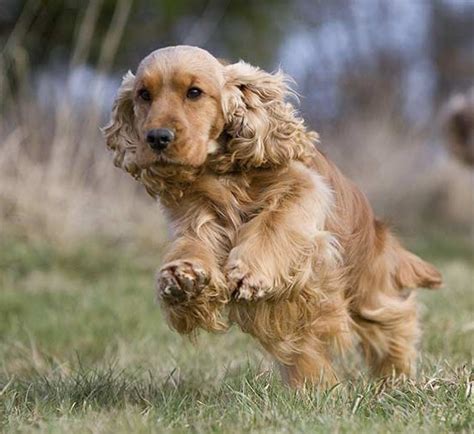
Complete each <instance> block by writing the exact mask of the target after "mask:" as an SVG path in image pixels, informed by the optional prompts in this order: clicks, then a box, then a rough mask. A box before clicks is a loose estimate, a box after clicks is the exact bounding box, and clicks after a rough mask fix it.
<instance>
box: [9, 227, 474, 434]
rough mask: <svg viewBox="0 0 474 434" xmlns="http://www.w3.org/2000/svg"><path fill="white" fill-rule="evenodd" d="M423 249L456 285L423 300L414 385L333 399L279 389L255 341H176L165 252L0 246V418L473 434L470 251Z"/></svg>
mask: <svg viewBox="0 0 474 434" xmlns="http://www.w3.org/2000/svg"><path fill="white" fill-rule="evenodd" d="M413 247H414V248H415V250H417V251H418V252H420V253H422V254H424V255H425V256H427V257H428V258H430V259H431V260H433V261H434V262H435V263H436V264H437V265H439V266H440V268H441V269H442V271H443V273H444V275H445V278H446V282H447V285H446V288H444V289H442V290H440V291H437V292H427V291H424V292H423V291H422V292H421V297H420V305H421V311H422V316H423V328H424V339H423V345H422V356H421V360H420V369H419V376H418V378H417V380H416V381H409V382H399V383H396V384H388V383H387V384H383V383H381V382H373V381H369V379H368V378H367V377H366V376H365V374H364V373H363V371H361V370H359V366H358V365H356V364H354V365H351V366H350V371H351V372H352V375H351V377H350V378H347V379H346V380H344V381H343V382H341V384H339V385H338V386H336V387H335V388H333V389H332V390H329V391H325V392H322V391H318V390H310V391H307V392H304V393H296V392H293V391H291V390H288V389H286V388H285V387H284V386H282V385H281V383H280V381H279V378H278V376H277V375H274V374H273V373H272V371H271V364H270V362H269V361H268V360H266V359H265V357H264V356H263V354H262V353H261V352H260V351H259V349H258V348H257V346H256V345H255V344H254V342H252V341H251V340H250V339H249V338H248V337H247V336H244V335H243V334H242V333H240V332H239V331H238V330H236V329H233V330H231V331H230V332H229V333H228V334H225V335H212V336H211V335H206V334H202V335H201V336H200V338H199V340H198V343H197V345H193V344H191V343H189V342H188V341H187V340H185V339H183V338H181V337H179V336H178V335H176V334H175V333H173V332H171V331H170V330H169V329H168V328H167V326H166V325H165V323H164V321H163V318H162V316H161V314H160V311H159V309H158V308H157V306H156V305H155V304H154V295H153V291H152V287H153V282H152V280H153V274H154V269H155V267H156V266H157V264H158V263H159V256H160V255H159V251H155V252H153V251H152V250H147V249H142V248H139V247H138V246H134V245H127V246H122V245H117V244H114V243H112V242H110V241H109V242H107V241H101V240H94V241H90V242H86V241H84V242H82V243H81V244H80V245H77V244H76V245H75V246H74V247H67V248H64V247H53V246H52V245H51V244H48V243H46V242H44V241H40V240H37V241H31V240H27V239H24V238H22V237H21V236H13V235H5V234H3V236H2V237H1V243H0V421H1V426H2V427H3V430H4V432H8V433H14V432H37V431H40V432H54V433H66V432H67V433H74V432H92V433H102V432H111V433H112V432H113V433H131V432H133V433H136V432H185V431H186V432H187V431H191V432H202V433H207V432H229V433H230V432H232V433H236V432H268V433H270V432H312V433H314V432H321V433H327V432H380V433H387V432H410V433H413V432H426V433H437V432H472V430H473V429H474V421H473V404H474V401H473V399H474V392H473V391H472V377H471V375H472V374H471V372H472V371H471V369H472V343H473V341H474V340H473V331H474V317H473V312H474V295H473V294H474V293H473V291H474V288H473V285H474V264H473V262H472V259H473V258H472V249H471V248H470V247H469V244H467V242H466V241H465V242H463V241H462V240H453V239H449V238H448V239H444V238H443V237H442V236H440V235H438V236H437V237H436V238H430V239H429V241H425V243H423V244H421V243H418V244H415V245H414V246H413ZM354 363H355V362H354Z"/></svg>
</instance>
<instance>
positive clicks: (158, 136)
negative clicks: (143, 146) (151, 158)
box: [146, 128, 174, 151]
mask: <svg viewBox="0 0 474 434" xmlns="http://www.w3.org/2000/svg"><path fill="white" fill-rule="evenodd" d="M173 140H174V133H173V131H171V130H170V129H168V128H157V129H156V130H150V131H148V133H147V135H146V141H147V142H148V143H149V144H150V147H151V148H152V149H154V150H155V151H162V150H163V149H165V148H166V147H167V146H168V145H169V144H170V143H171V142H172V141H173Z"/></svg>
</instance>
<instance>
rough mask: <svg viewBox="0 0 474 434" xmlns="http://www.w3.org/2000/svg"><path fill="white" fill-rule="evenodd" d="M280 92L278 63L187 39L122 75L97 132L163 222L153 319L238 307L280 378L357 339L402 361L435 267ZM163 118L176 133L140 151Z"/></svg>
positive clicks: (190, 328)
mask: <svg viewBox="0 0 474 434" xmlns="http://www.w3.org/2000/svg"><path fill="white" fill-rule="evenodd" d="M196 86H197V87H199V88H200V89H201V90H202V95H200V96H199V98H197V99H195V100H191V99H189V98H188V97H187V96H186V95H187V91H188V89H189V88H190V87H196ZM142 89H146V90H147V91H149V93H150V95H151V100H150V101H147V102H145V101H143V100H140V91H141V90H142ZM289 92H290V90H289V88H288V80H287V78H286V77H285V76H284V74H282V73H281V72H277V73H275V74H269V73H267V72H265V71H262V70H261V69H259V68H256V67H253V66H251V65H249V64H247V63H244V62H238V63H235V64H230V65H223V64H222V63H221V62H219V61H217V60H216V59H215V58H214V57H212V56H211V55H210V54H209V53H207V52H205V51H204V50H201V49H198V48H193V47H170V48H166V49H162V50H158V51H156V52H154V53H152V54H151V55H150V56H148V57H147V58H145V59H144V60H143V61H142V63H141V64H140V66H139V68H138V70H137V74H136V76H133V75H132V74H131V73H129V74H127V75H126V77H125V78H124V82H123V84H122V87H121V89H120V90H119V93H118V96H117V100H116V102H115V105H114V108H113V110H112V117H111V121H110V123H109V125H108V126H106V127H105V129H104V133H105V137H106V141H107V145H108V146H109V148H111V149H113V150H114V151H115V163H116V164H117V165H118V166H120V167H122V168H123V169H124V170H126V171H128V172H130V173H131V174H132V175H133V176H134V177H135V178H136V179H138V180H139V181H140V182H141V183H143V184H144V186H145V188H146V189H147V191H148V192H149V193H150V195H151V196H153V197H155V198H158V199H159V200H160V202H161V204H162V205H163V208H164V210H165V213H166V215H167V216H168V218H169V221H170V225H171V226H172V228H173V230H174V237H173V242H172V244H171V246H170V249H169V251H168V253H167V255H166V258H165V263H164V265H163V266H162V267H161V269H160V271H159V272H158V276H157V289H158V298H159V300H160V302H161V305H162V307H163V309H164V311H165V313H166V316H167V319H168V321H169V323H170V324H171V326H172V327H173V328H175V329H176V330H177V331H178V332H180V333H184V334H189V333H193V332H194V331H195V330H196V329H197V328H203V329H205V330H209V331H222V330H225V329H226V328H227V327H228V326H229V325H230V324H232V323H237V324H238V325H239V326H240V328H241V329H242V330H243V331H244V332H246V333H250V334H251V335H253V336H254V337H255V338H256V339H257V340H258V341H259V342H260V343H261V344H262V345H263V347H264V348H265V349H266V350H267V351H268V352H270V353H271V354H272V355H273V356H274V357H275V359H276V360H277V361H278V362H279V364H280V366H281V370H282V374H283V377H284V378H285V379H286V380H287V381H288V383H289V384H291V385H293V386H301V385H302V384H304V383H305V382H313V383H321V384H331V383H333V382H334V381H336V379H337V376H336V372H335V370H334V368H333V357H335V356H336V355H337V354H344V353H345V352H346V351H347V350H348V349H350V348H351V347H353V346H354V345H355V343H356V342H357V340H359V341H360V343H361V346H362V349H363V351H364V354H365V357H366V360H367V362H368V364H369V366H370V367H371V368H372V370H373V372H374V373H375V374H377V375H389V374H391V373H392V371H393V372H395V373H397V374H411V373H412V372H413V367H414V359H415V355H416V350H415V345H416V342H417V339H418V326H417V319H416V308H415V302H414V298H415V293H414V292H412V291H411V290H412V289H414V288H417V287H420V286H425V287H436V286H439V285H440V284H441V277H440V275H439V273H438V272H437V271H436V269H435V268H434V267H433V266H431V265H430V264H427V263H426V262H424V261H422V260H421V259H420V258H418V257H417V256H415V255H414V254H412V253H409V252H408V251H406V250H405V249H403V247H401V245H400V244H399V242H398V241H397V240H396V238H395V237H394V236H393V235H392V234H391V233H390V232H389V230H388V229H387V228H386V227H385V226H384V225H383V224H382V223H380V222H379V221H378V220H376V219H375V218H374V215H373V213H372V210H371V208H370V206H369V204H368V202H367V200H366V198H365V196H364V195H363V194H362V193H361V192H360V191H359V190H358V189H357V188H356V187H355V186H354V185H353V184H352V183H351V182H350V181H349V180H347V179H346V178H345V177H344V176H343V175H342V174H341V173H340V172H339V170H338V169H337V168H336V167H335V166H334V165H333V164H332V163H331V162H330V161H329V160H328V159H327V158H326V157H325V156H324V155H323V154H321V153H320V152H319V151H318V149H317V147H316V145H317V141H318V136H317V134H316V133H315V132H312V131H308V130H307V129H306V127H305V125H304V122H303V120H302V119H301V118H300V117H299V116H298V114H297V113H296V111H295V109H294V107H293V106H292V105H291V104H290V103H288V102H287V101H286V99H285V98H286V96H287V95H288V94H289ZM163 127H166V128H171V129H173V131H175V132H176V138H175V140H174V141H173V142H172V143H171V145H170V146H169V147H168V148H167V149H166V150H165V151H163V152H154V151H152V150H151V149H150V148H149V146H148V145H147V143H146V140H145V135H146V132H147V130H149V129H150V128H163Z"/></svg>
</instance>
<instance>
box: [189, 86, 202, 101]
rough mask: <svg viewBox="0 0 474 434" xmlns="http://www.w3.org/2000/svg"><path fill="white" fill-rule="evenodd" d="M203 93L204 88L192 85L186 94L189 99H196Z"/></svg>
mask: <svg viewBox="0 0 474 434" xmlns="http://www.w3.org/2000/svg"><path fill="white" fill-rule="evenodd" d="M201 95H202V90H201V89H199V87H190V88H189V89H188V93H187V94H186V97H187V98H189V99H196V98H199V97H200V96H201Z"/></svg>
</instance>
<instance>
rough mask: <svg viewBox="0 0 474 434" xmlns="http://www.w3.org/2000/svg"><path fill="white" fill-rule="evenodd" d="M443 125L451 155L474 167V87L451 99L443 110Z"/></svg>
mask: <svg viewBox="0 0 474 434" xmlns="http://www.w3.org/2000/svg"><path fill="white" fill-rule="evenodd" d="M442 126H443V130H444V133H445V137H446V141H445V143H446V147H447V148H448V150H449V152H450V153H451V155H453V156H454V157H455V158H456V159H457V160H458V161H460V162H461V163H463V164H465V165H466V166H470V167H474V87H472V88H471V89H469V90H468V91H466V92H464V93H458V94H456V95H454V96H452V97H451V98H450V99H449V101H448V102H447V103H446V105H445V107H444V108H443V111H442Z"/></svg>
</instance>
